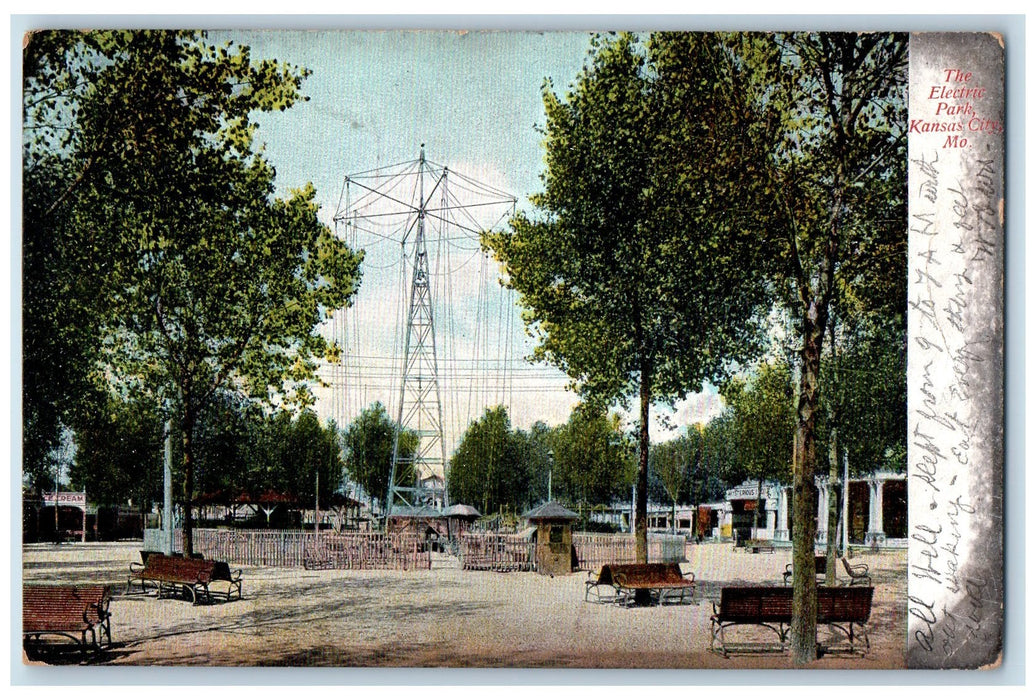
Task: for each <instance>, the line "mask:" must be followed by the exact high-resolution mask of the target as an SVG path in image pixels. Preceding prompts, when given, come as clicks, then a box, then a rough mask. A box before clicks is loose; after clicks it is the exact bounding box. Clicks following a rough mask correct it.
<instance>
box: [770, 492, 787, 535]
mask: <svg viewBox="0 0 1036 700" xmlns="http://www.w3.org/2000/svg"><path fill="white" fill-rule="evenodd" d="M787 493H788V492H787V491H786V490H785V489H784V487H783V486H782V487H778V488H777V499H776V501H777V513H776V515H777V529H776V531H775V532H774V533H773V538H774V539H775V540H787V539H790V538H789V537H788V495H787Z"/></svg>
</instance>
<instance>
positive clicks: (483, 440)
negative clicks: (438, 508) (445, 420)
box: [449, 406, 531, 515]
mask: <svg viewBox="0 0 1036 700" xmlns="http://www.w3.org/2000/svg"><path fill="white" fill-rule="evenodd" d="M527 447H528V445H527V440H526V439H525V436H524V435H522V434H521V433H520V431H516V430H512V429H511V419H510V417H509V416H508V414H507V409H506V408H504V407H503V406H496V407H494V408H488V409H486V412H485V413H484V414H483V415H482V417H481V418H478V419H477V420H475V421H472V422H471V423H470V424H469V425H468V428H467V430H465V431H464V435H463V437H462V438H461V441H460V444H459V445H458V446H457V450H456V452H454V454H453V457H452V458H451V459H450V472H449V489H450V501H451V502H454V503H465V504H469V505H474V506H475V507H476V508H478V509H479V510H481V511H482V513H483V514H484V515H486V514H489V513H495V512H498V511H500V510H501V509H502V508H503V507H504V506H510V508H511V509H513V510H514V509H517V508H518V507H521V506H522V505H523V504H525V503H526V502H527V499H528V494H529V492H530V482H531V479H530V474H529V472H528V471H527V465H528V464H529V461H528V460H527V459H526V458H525V457H524V454H523V453H524V452H525V451H526V448H527Z"/></svg>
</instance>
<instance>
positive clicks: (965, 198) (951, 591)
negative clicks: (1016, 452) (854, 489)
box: [907, 34, 1004, 668]
mask: <svg viewBox="0 0 1036 700" xmlns="http://www.w3.org/2000/svg"><path fill="white" fill-rule="evenodd" d="M910 53H911V59H910V117H909V128H908V134H909V140H910V142H909V153H910V156H909V157H910V163H909V177H908V182H909V187H910V204H909V222H908V231H909V271H910V280H909V292H908V293H909V300H908V328H909V333H910V344H909V348H908V373H909V392H908V420H909V424H908V426H907V429H908V453H907V460H908V489H909V502H910V503H909V514H910V518H909V540H910V549H909V559H908V561H909V581H908V599H907V615H908V629H909V639H908V664H909V665H910V666H911V667H913V668H973V667H977V666H981V665H986V664H988V663H991V662H993V661H995V659H996V658H997V657H998V655H999V652H1000V640H1001V636H1002V623H1003V587H1002V570H1003V558H1002V556H1003V555H1002V552H1003V546H1002V506H1001V503H1002V496H1003V491H1002V489H1003V481H1002V465H1003V451H1002V428H1003V395H1002V391H1001V389H1000V387H1001V386H1002V380H1003V325H1002V323H1003V292H1002V289H1003V222H1002V220H1001V215H1000V212H1001V211H1002V193H1003V133H1004V128H1003V116H1002V115H1003V75H1004V74H1003V49H1002V47H1000V45H999V43H998V42H997V41H996V39H995V37H992V36H991V35H988V34H973V35H972V34H969V35H959V34H954V35H944V34H917V35H913V36H912V37H911V45H910Z"/></svg>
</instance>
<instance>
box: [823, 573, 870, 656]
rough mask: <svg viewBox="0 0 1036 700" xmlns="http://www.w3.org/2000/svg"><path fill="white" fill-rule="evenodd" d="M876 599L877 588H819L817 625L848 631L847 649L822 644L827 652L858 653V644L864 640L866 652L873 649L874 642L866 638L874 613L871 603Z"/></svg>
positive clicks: (843, 631)
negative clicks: (867, 626)
mask: <svg viewBox="0 0 1036 700" xmlns="http://www.w3.org/2000/svg"><path fill="white" fill-rule="evenodd" d="M873 601H874V587H873V586H866V587H863V586H861V587H858V588H833V587H830V586H824V587H821V588H817V624H818V625H830V626H831V627H834V628H836V629H838V630H841V631H842V633H843V634H845V641H846V646H845V647H844V648H842V647H838V646H835V645H833V644H827V645H821V647H822V650H824V651H842V650H845V651H849V652H852V653H855V652H856V651H857V650H858V649H857V645H856V643H857V642H858V641H860V640H861V638H862V640H863V643H864V651H862V652H861V653H866V652H867V651H870V648H871V642H870V639H869V638H868V637H867V629H866V625H867V621H868V620H869V619H870V616H871V603H872V602H873Z"/></svg>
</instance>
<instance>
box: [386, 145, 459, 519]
mask: <svg viewBox="0 0 1036 700" xmlns="http://www.w3.org/2000/svg"><path fill="white" fill-rule="evenodd" d="M447 173H448V171H447V170H446V169H445V168H444V169H443V171H442V175H441V176H440V177H439V179H438V180H437V181H436V182H435V185H434V186H433V187H432V188H431V191H430V192H429V193H428V195H427V196H426V195H425V182H424V177H425V159H424V144H421V156H420V159H419V161H418V171H417V178H418V206H417V211H416V214H417V226H416V232H415V233H414V249H413V250H414V255H413V260H414V271H413V276H412V278H411V282H410V294H409V297H408V298H409V300H410V303H409V304H408V311H407V321H406V324H407V325H406V342H405V344H404V346H403V371H402V381H401V382H400V387H399V407H398V412H397V417H396V434H395V437H394V439H393V441H392V471H391V473H390V476H389V488H388V494H387V497H386V499H385V515H386V516H391V515H392V513H393V508H394V507H395V505H396V504H397V503H402V504H404V505H405V506H409V507H412V508H414V507H419V506H423V505H427V506H433V507H435V506H438V507H445V506H447V505H449V504H448V503H447V502H446V500H447V496H446V489H445V479H446V445H445V442H444V440H443V434H442V398H441V396H440V394H439V372H438V367H439V365H438V358H437V356H436V353H435V318H434V316H433V315H432V289H431V285H430V283H429V282H430V278H429V274H428V246H427V242H426V241H425V218H426V216H427V214H428V202H429V200H430V199H431V197H432V195H433V194H434V192H435V191H436V190H437V189H439V187H440V186H441V187H445V182H446V176H447ZM403 245H404V246H405V245H406V240H405V239H404V241H403ZM404 432H410V433H413V434H415V435H416V436H417V438H418V440H419V442H418V447H417V450H416V451H415V452H414V453H413V454H412V455H408V456H404V455H403V454H402V453H401V452H400V449H399V448H400V445H399V441H400V437H401V435H402V433H404ZM438 474H442V476H443V486H442V487H441V488H434V489H426V488H424V487H422V485H421V480H422V479H424V478H426V477H428V476H431V475H438ZM401 481H404V482H405V481H410V484H409V485H405V483H400V482H401Z"/></svg>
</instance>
